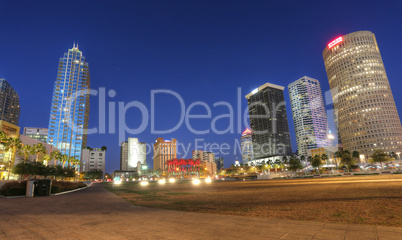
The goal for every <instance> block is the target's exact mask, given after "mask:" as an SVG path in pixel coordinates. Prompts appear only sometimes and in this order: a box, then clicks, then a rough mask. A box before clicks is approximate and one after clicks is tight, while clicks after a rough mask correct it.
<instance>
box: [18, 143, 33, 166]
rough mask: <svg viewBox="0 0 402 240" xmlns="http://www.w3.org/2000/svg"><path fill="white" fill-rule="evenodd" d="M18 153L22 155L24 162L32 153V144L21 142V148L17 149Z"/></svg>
mask: <svg viewBox="0 0 402 240" xmlns="http://www.w3.org/2000/svg"><path fill="white" fill-rule="evenodd" d="M18 154H19V155H22V156H24V162H26V161H28V160H29V156H30V155H31V154H32V146H30V145H27V144H22V147H21V149H19V150H18Z"/></svg>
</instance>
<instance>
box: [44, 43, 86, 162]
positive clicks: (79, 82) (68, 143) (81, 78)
mask: <svg viewBox="0 0 402 240" xmlns="http://www.w3.org/2000/svg"><path fill="white" fill-rule="evenodd" d="M89 84H90V80H89V71H88V63H87V62H86V61H85V57H84V56H83V55H82V52H81V51H80V50H79V49H78V46H75V45H74V46H73V48H72V49H69V50H68V52H66V53H64V56H63V57H62V58H60V60H59V68H58V73H57V80H56V82H55V84H54V89H53V98H52V105H51V110H50V119H49V128H48V129H49V131H48V139H47V141H48V143H49V144H52V145H53V146H55V147H56V148H58V149H59V150H60V152H61V153H62V154H66V155H68V156H74V157H75V158H77V159H81V151H82V149H83V148H85V146H86V142H87V134H86V133H87V132H86V129H88V117H89V94H88V93H89V89H90V87H89Z"/></svg>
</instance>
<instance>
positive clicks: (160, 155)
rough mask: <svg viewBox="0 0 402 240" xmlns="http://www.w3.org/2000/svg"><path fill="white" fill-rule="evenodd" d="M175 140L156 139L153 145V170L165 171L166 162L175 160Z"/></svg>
mask: <svg viewBox="0 0 402 240" xmlns="http://www.w3.org/2000/svg"><path fill="white" fill-rule="evenodd" d="M176 142H177V140H176V139H172V140H164V139H163V138H157V139H156V141H155V144H154V157H153V158H154V170H157V169H160V170H166V169H167V165H166V161H167V160H171V159H175V158H177V153H176Z"/></svg>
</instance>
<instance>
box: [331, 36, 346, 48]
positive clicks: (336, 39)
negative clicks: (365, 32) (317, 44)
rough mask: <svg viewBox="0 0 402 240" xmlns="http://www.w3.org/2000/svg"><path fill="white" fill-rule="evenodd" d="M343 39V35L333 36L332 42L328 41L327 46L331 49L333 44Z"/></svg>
mask: <svg viewBox="0 0 402 240" xmlns="http://www.w3.org/2000/svg"><path fill="white" fill-rule="evenodd" d="M342 41H343V37H338V38H335V39H334V40H333V41H332V42H330V43H328V48H329V49H331V48H332V47H333V46H335V45H337V44H338V43H340V42H342Z"/></svg>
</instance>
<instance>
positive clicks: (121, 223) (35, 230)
mask: <svg viewBox="0 0 402 240" xmlns="http://www.w3.org/2000/svg"><path fill="white" fill-rule="evenodd" d="M401 235H402V228H391V227H375V226H366V225H350V224H326V223H320V222H308V221H290V220H273V219H264V218H255V217H242V216H225V215H214V214H202V213H191V212H180V211H169V210H161V209H152V208H144V207H135V206H133V205H131V204H130V203H129V202H127V201H125V200H123V199H121V198H119V197H117V196H116V195H114V194H112V193H110V192H109V191H107V190H105V189H103V188H102V187H101V186H100V184H93V185H92V186H91V187H89V188H87V189H84V190H82V191H77V192H73V193H70V194H64V195H59V196H52V197H42V198H39V197H37V198H19V199H3V198H0V239H105V240H106V239H107V240H110V239H203V240H206V239H292V240H294V239H354V240H356V239H364V240H369V239H395V240H396V239H398V240H399V239H400V237H401Z"/></svg>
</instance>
